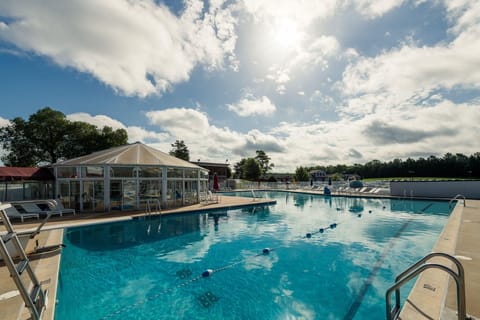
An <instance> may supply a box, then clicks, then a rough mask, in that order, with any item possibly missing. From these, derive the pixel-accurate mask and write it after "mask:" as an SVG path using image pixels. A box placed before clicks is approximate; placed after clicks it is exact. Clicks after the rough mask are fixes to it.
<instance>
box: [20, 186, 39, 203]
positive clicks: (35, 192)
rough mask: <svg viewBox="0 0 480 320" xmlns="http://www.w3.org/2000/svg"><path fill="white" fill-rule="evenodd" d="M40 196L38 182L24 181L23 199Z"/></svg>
mask: <svg viewBox="0 0 480 320" xmlns="http://www.w3.org/2000/svg"><path fill="white" fill-rule="evenodd" d="M38 199H41V197H40V183H39V182H25V183H24V198H23V200H38Z"/></svg>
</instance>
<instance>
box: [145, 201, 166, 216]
mask: <svg viewBox="0 0 480 320" xmlns="http://www.w3.org/2000/svg"><path fill="white" fill-rule="evenodd" d="M151 201H153V204H154V205H155V207H156V208H155V209H157V210H156V211H155V212H158V213H160V214H162V206H161V205H160V200H158V199H148V200H147V210H146V211H147V215H151V214H152V204H151V203H150V202H151Z"/></svg>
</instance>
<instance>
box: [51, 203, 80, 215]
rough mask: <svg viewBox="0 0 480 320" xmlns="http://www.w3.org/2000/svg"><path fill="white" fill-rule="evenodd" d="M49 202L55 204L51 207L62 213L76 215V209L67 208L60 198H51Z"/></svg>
mask: <svg viewBox="0 0 480 320" xmlns="http://www.w3.org/2000/svg"><path fill="white" fill-rule="evenodd" d="M49 203H52V204H53V205H55V206H54V207H53V208H50V209H52V210H53V211H60V212H61V213H73V215H75V209H69V208H65V207H64V206H63V204H62V202H61V201H59V200H51V201H50V202H49Z"/></svg>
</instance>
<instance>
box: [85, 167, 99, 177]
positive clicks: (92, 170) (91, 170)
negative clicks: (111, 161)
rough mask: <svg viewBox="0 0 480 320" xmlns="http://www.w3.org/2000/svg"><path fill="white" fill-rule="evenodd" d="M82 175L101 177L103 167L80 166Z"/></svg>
mask: <svg viewBox="0 0 480 320" xmlns="http://www.w3.org/2000/svg"><path fill="white" fill-rule="evenodd" d="M82 177H84V178H101V177H103V167H93V166H89V167H82Z"/></svg>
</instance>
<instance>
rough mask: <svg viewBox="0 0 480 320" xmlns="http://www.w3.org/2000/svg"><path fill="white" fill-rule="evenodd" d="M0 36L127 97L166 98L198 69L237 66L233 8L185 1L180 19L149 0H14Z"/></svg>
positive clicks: (6, 4) (5, 8)
mask: <svg viewBox="0 0 480 320" xmlns="http://www.w3.org/2000/svg"><path fill="white" fill-rule="evenodd" d="M0 11H1V12H2V16H3V17H9V18H13V19H11V20H12V21H11V22H10V23H5V22H0V23H1V24H0V39H1V40H3V41H6V42H9V43H12V44H14V45H15V46H16V47H17V48H19V49H20V50H24V51H27V52H31V53H34V54H37V55H40V56H44V57H47V58H49V59H51V60H52V61H54V62H55V63H56V64H58V65H59V66H61V67H68V68H73V69H75V70H78V71H80V72H85V73H88V74H91V75H92V76H93V77H95V78H96V79H98V80H99V81H101V82H102V83H105V84H106V85H108V86H110V87H111V88H113V89H114V90H115V91H117V92H119V93H121V94H124V95H128V96H139V97H145V96H148V95H151V94H161V93H162V92H164V91H165V90H167V89H168V88H170V87H171V86H172V85H173V84H176V83H179V82H184V81H187V80H188V79H189V76H190V73H191V72H192V70H193V68H195V67H196V66H198V65H203V66H206V67H207V69H219V68H222V67H223V66H224V65H225V63H228V64H230V65H231V66H232V67H233V68H237V67H238V66H237V64H238V61H237V60H236V57H235V54H234V48H235V43H236V34H235V25H236V19H235V18H234V16H233V11H234V7H233V6H228V5H226V4H225V3H224V2H223V1H214V2H212V3H210V6H209V7H208V9H205V8H204V7H203V1H200V0H188V1H186V2H185V8H184V10H183V12H182V14H181V15H180V16H176V15H174V14H173V13H172V12H171V11H170V10H169V9H168V8H167V7H165V6H164V5H157V4H156V3H155V2H154V1H152V0H139V1H133V2H132V1H127V0H105V1H102V2H101V3H99V2H98V1H94V0H71V1H65V2H58V1H56V0H46V1H42V2H35V1H33V2H32V1H28V2H22V1H14V0H6V1H2V3H1V4H0Z"/></svg>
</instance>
